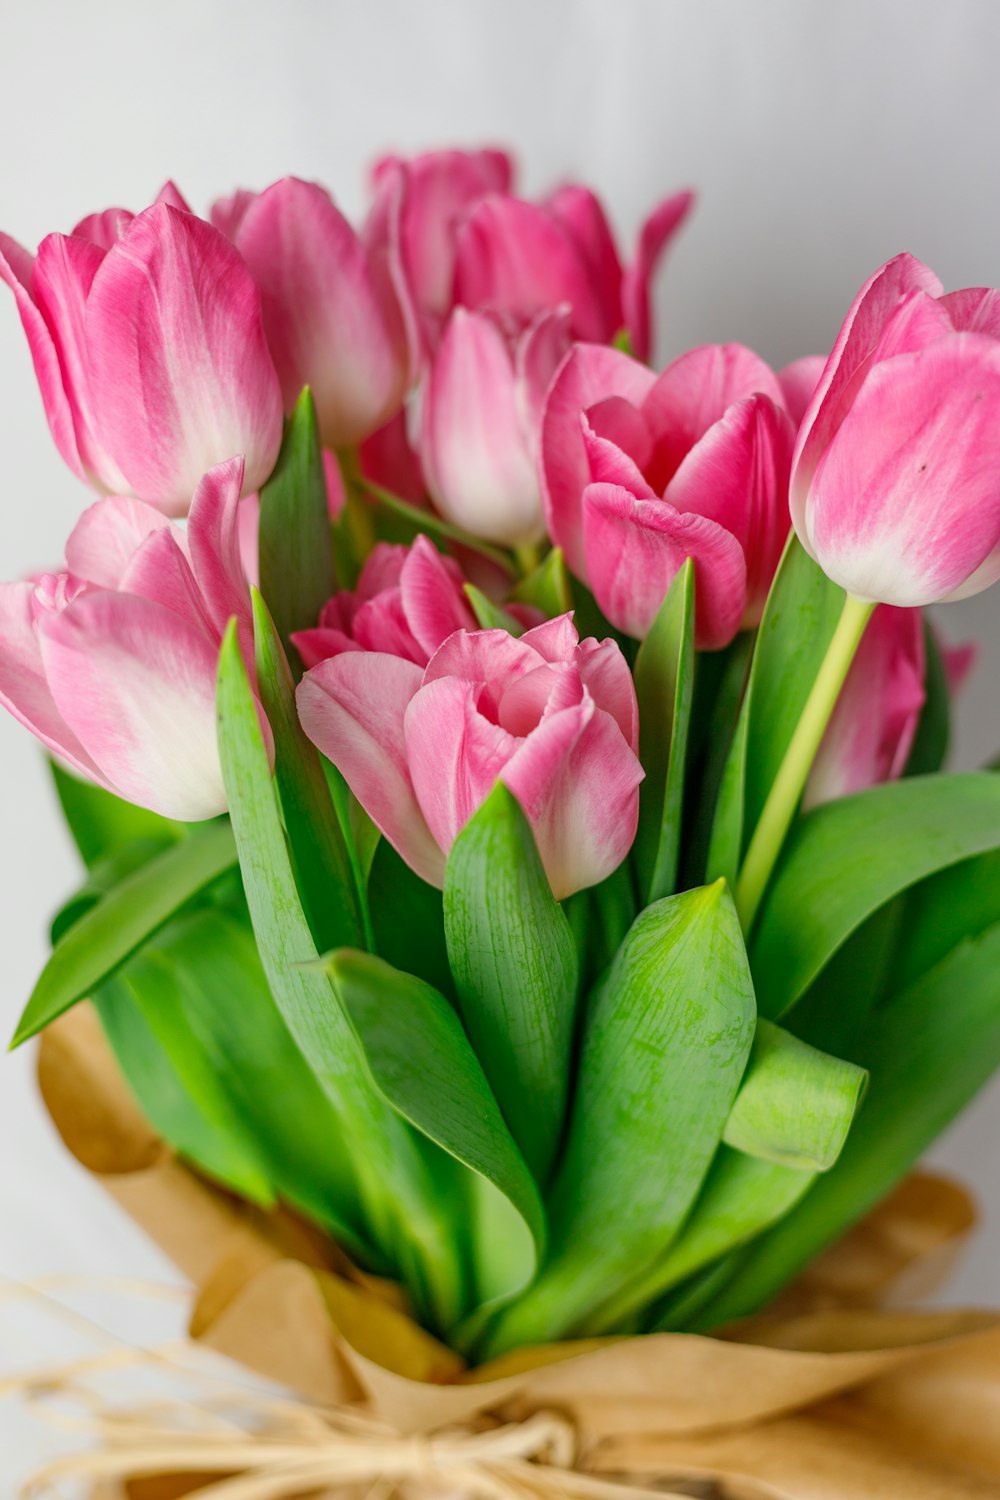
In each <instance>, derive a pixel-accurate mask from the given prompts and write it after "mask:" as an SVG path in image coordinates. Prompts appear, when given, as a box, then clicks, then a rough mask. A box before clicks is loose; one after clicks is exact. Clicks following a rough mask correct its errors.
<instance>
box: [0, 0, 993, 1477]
mask: <svg viewBox="0 0 1000 1500" xmlns="http://www.w3.org/2000/svg"><path fill="white" fill-rule="evenodd" d="M998 61H1000V6H997V5H996V4H994V3H992V0H949V3H948V4H943V3H942V0H838V3H837V4H836V5H831V4H830V3H829V0H729V3H725V0H419V3H418V0H325V3H323V0H283V3H280V4H278V3H267V0H171V3H170V4H169V5H166V4H163V5H149V4H141V3H136V0H32V3H30V4H17V3H15V0H7V3H6V4H5V5H4V7H3V10H2V25H0V140H2V142H3V167H2V171H0V228H3V229H4V230H6V231H7V232H9V233H11V234H13V235H14V236H15V237H17V238H18V239H20V240H22V242H24V243H25V244H27V245H29V246H32V247H33V246H34V245H35V244H36V243H37V241H38V240H39V239H40V238H41V237H42V236H43V235H44V234H45V233H46V232H48V231H49V230H52V229H61V230H68V229H69V228H70V227H71V226H72V225H73V223H74V222H75V221H76V220H77V219H78V218H79V217H81V216H82V215H83V214H84V213H85V212H87V211H89V210H92V209H98V208H103V207H106V206H109V205H111V204H116V203H117V204H123V205H125V206H128V207H131V208H134V209H138V208H141V207H142V206H144V205H145V203H147V202H148V201H149V200H150V199H151V197H152V196H153V195H154V194H155V192H156V190H157V189H158V187H159V186H160V184H161V182H162V181H163V179H164V178H165V177H167V176H168V175H169V176H173V177H174V178H175V179H176V180H177V182H178V183H179V184H180V186H181V188H182V190H183V191H184V192H185V193H186V194H187V195H188V197H189V198H190V199H191V201H192V203H193V204H194V206H195V207H197V208H199V209H201V210H204V209H206V208H207V206H208V203H209V202H210V200H211V198H212V197H214V196H216V195H217V194H221V193H224V192H229V191H230V190H231V189H232V188H234V187H235V186H237V185H240V184H242V185H245V186H250V187H262V186H264V185H265V184H266V183H267V182H269V181H271V180H272V179H274V178H276V177H279V176H281V175H283V174H285V173H289V172H294V173H297V174H298V175H301V176H306V177H310V176H312V177H317V178H319V179H321V180H322V181H324V182H325V183H326V184H327V185H329V186H330V187H331V188H332V189H333V190H334V192H335V194H336V195H337V196H338V198H339V200H340V201H341V203H342V205H343V206H345V207H346V208H347V209H348V210H350V211H355V210H357V209H358V208H359V206H360V204H361V202H362V193H363V183H364V173H365V168H366V165H367V164H368V163H369V162H370V161H371V159H372V158H373V157H374V156H375V155H377V154H378V153H379V152H380V151H382V150H385V149H387V148H396V149H402V150H412V149H415V148H418V147H427V146H433V145H442V144H450V143H460V142H465V143H510V144H512V145H513V147H514V148H515V150H516V151H517V153H518V155H519V157H520V158H521V161H522V163H523V181H524V184H525V186H526V188H527V189H528V190H535V189H541V188H543V187H544V186H546V185H547V184H550V183H552V182H554V181H555V180H557V179H559V178H560V177H565V176H580V177H585V178H587V179H588V180H589V181H591V182H592V183H593V184H594V185H595V186H596V187H597V188H598V189H599V190H600V192H601V193H602V194H603V195H604V197H605V199H606V201H607V203H608V205H609V207H610V210H611V212H612V215H613V217H614V220H615V222H616V224H617V225H618V226H619V228H620V230H621V231H622V233H623V235H624V236H625V241H626V243H627V242H628V237H629V236H630V234H631V233H632V231H633V230H634V227H635V226H636V224H637V222H638V220H639V218H640V216H641V214H642V212H643V210H644V208H645V207H646V206H647V205H648V204H649V203H650V202H652V201H653V199H654V198H656V197H657V196H659V195H662V194H663V193H664V192H665V191H667V190H671V189H674V188H676V187H680V186H682V185H688V184H690V185H693V186H695V187H696V188H698V190H699V192H700V194H701V202H700V206H699V208H698V210H697V213H696V215H695V217H694V219H693V220H692V221H691V223H690V224H689V226H688V228H687V229H686V230H685V232H684V235H683V238H682V240H681V241H680V243H679V244H678V246H677V248H676V251H675V253H674V254H673V256H672V259H671V261H670V264H669V267H668V269H667V270H666V273H665V274H664V276H663V277H662V278H661V283H660V286H659V289H658V302H659V310H660V327H661V330H662V334H663V337H662V338H661V341H660V345H659V354H660V357H661V359H662V358H665V357H667V356H670V355H672V354H674V353H677V352H678V351H679V350H680V349H682V348H684V347H686V346H689V345H691V344H694V343H699V342H704V341H707V340H719V339H739V340H742V341H744V342H746V343H749V344H751V345H753V346H754V347H756V348H757V349H758V350H759V351H760V352H761V353H762V354H763V355H765V356H766V357H768V358H769V359H771V360H772V361H773V362H774V363H776V364H781V363H783V362H785V361H787V360H789V359H791V358H793V357H794V356H796V355H799V354H804V353H813V352H825V351H826V350H827V349H828V348H829V346H830V344H831V342H832V340H833V337H834V334H835V333H836V330H837V327H838V325H839V322H840V319H841V317H842V315H843V313H844V311H845V310H846V307H847V305H848V303H849V302H850V300H851V297H852V296H853V294H854V292H855V290H856V289H857V287H858V285H859V284H860V282H861V281H862V280H863V279H864V277H865V276H866V275H867V274H868V273H869V272H870V271H871V270H873V269H874V268H875V267H876V266H877V265H878V264H879V263H880V262H881V261H883V260H885V259H886V258H887V257H888V256H889V255H891V254H893V253H894V252H895V251H897V250H900V249H909V250H912V251H913V252H915V253H916V254H918V255H919V256H921V258H923V259H924V260H926V261H928V262H929V263H930V264H931V265H932V266H933V267H934V268H935V269H936V270H937V271H938V273H939V274H940V275H941V277H942V279H943V280H944V281H945V283H946V285H948V286H964V285H970V284H983V283H987V284H995V283H996V282H998V281H1000V152H998V147H1000V93H998V91H997V86H996V70H997V63H998ZM0 291H2V289H0ZM0 466H2V467H0V473H2V476H3V486H2V487H3V500H2V503H0V577H10V576H14V575H16V574H18V573H21V572H24V571H26V570H28V569H31V568H35V567H37V566H40V565H42V564H49V563H52V562H55V561H56V560H57V559H58V557H59V554H60V550H61V544H62V540H63V538H64V536H65V534H66V532H67V530H68V529H69V527H70V525H71V524H72V521H73V518H74V516H75V514H76V513H77V511H78V510H79V509H80V508H81V507H82V505H83V504H84V503H86V500H87V495H86V492H85V491H84V490H83V489H82V487H81V486H80V485H79V484H78V482H77V481H76V480H74V479H73V477H72V476H71V475H70V474H69V472H68V471H66V470H65V469H64V468H63V466H62V464H61V461H60V460H59V458H58V456H57V454H56V452H55V449H54V447H53V446H52V444H51V440H50V438H49V435H48V431H47V428H46V426H45V422H44V419H43V416H42V410H41V405H40V402H39V398H38V395H37V391H36V387H35V383H34V379H33V376H32V372H31V366H30V361H29V358H28V352H27V347H26V344H25V342H24V339H23V337H22V334H21V329H20V325H19V322H18V319H17V317H16V314H15V311H14V306H13V300H12V299H11V298H10V297H9V296H7V294H6V293H5V292H2V295H0ZM998 625H1000V594H998V593H997V592H996V591H994V593H992V594H987V595H984V596H981V597H980V598H979V599H977V600H973V601H971V602H969V603H967V604H964V605H960V606H953V607H952V608H951V609H950V610H949V611H948V612H946V615H945V617H944V619H943V620H942V628H943V629H944V631H945V632H946V633H947V634H948V635H949V636H950V637H951V638H952V639H961V638H964V637H974V638H976V639H977V640H978V641H979V642H980V645H981V651H982V654H981V661H980V667H979V670H978V672H977V674H976V676H975V678H974V679H973V682H972V684H971V689H970V690H969V692H968V693H967V696H966V699H965V702H964V703H963V705H962V707H961V710H960V724H959V734H958V738H957V744H956V747H955V753H956V762H957V763H958V764H961V765H966V766H968V765H973V764H975V763H976V761H977V760H978V759H981V758H983V757H984V756H986V755H989V754H991V753H992V752H994V751H995V750H996V749H997V748H998V747H1000V696H998V693H997V685H998V682H1000V639H998V636H1000V632H998ZM0 767H2V776H0V851H2V857H0V896H2V900H0V952H2V969H0V973H2V980H3V983H2V987H0V1032H2V1033H3V1034H5V1035H9V1033H10V1031H11V1029H12V1027H13V1025H14V1022H15V1020H16V1017H17V1015H18V1012H19V1010H20V1008H21V1005H22V1003H23V1001H24V999H25V997H26V995H27V993H28V991H29V988H30V986H31V983H32V981H33V979H34V978H35V975H36V973H37V971H38V969H39V967H40V965H41V964H42V962H43V959H44V956H45V951H46V945H45V930H46V921H47V918H48V916H49V914H50V913H51V911H52V910H53V908H54V907H55V906H56V904H57V903H58V902H59V900H60V899H61V898H62V897H63V895H64V894H65V893H67V892H68V891H69V890H70V889H71V887H72V886H73V883H74V881H75V880H76V878H77V875H76V867H75V860H74V857H73V856H72V854H71V851H70V849H69V846H68V843H67V840H66V838H65V836H64V834H63V832H62V830H61V828H60V824H59V820H58V817H57V815H56V812H55V808H54V805H53V802H52V798H51V796H50V794H49V788H48V784H47V778H46V773H45V771H44V767H43V765H42V761H41V758H40V756H39V754H38V753H37V750H36V747H35V745H34V743H33V742H32V741H31V740H30V739H29V737H28V736H27V735H26V734H25V733H24V732H23V731H22V730H20V729H19V728H17V726H15V724H14V723H13V722H12V721H11V720H9V719H8V718H7V717H6V716H2V717H0ZM998 1128H1000V1086H998V1087H995V1088H994V1089H993V1090H992V1091H991V1092H988V1093H987V1094H986V1096H984V1097H983V1098H982V1099H981V1100H980V1101H979V1102H978V1103H977V1104H976V1105H975V1106H973V1108H972V1109H971V1110H970V1111H969V1113H968V1114H967V1115H966V1117H965V1119H964V1120H963V1121H962V1122H961V1123H959V1124H958V1125H957V1126H956V1127H954V1128H953V1130H952V1131H951V1132H950V1134H949V1135H948V1136H947V1137H946V1139H945V1140H944V1141H943V1142H942V1143H941V1145H940V1146H939V1147H938V1149H937V1151H936V1152H935V1157H934V1159H935V1160H936V1161H938V1162H940V1163H943V1164H946V1165H947V1166H948V1167H949V1168H952V1169H954V1170H955V1171H957V1172H958V1173H960V1174H962V1175H963V1176H964V1177H965V1178H966V1179H968V1180H971V1181H974V1182H975V1184H976V1187H977V1190H978V1192H979V1195H980V1197H981V1199H982V1203H983V1209H984V1216H985V1225H984V1228H983V1230H982V1231H981V1233H980V1236H979V1239H978V1242H977V1244H976V1246H975V1247H974V1249H973V1251H972V1253H971V1255H970V1256H969V1257H968V1259H967V1262H966V1265H965V1268H964V1270H963V1272H962V1273H961V1274H960V1276H959V1277H958V1279H957V1281H956V1283H955V1285H954V1291H953V1296H954V1297H955V1298H965V1299H967V1300H993V1301H996V1300H998V1299H1000V1273H998V1272H997V1270H996V1251H997V1248H998V1246H1000V1177H998V1173H997V1168H996V1155H995V1144H994V1143H995V1140H996V1137H997V1133H998ZM51 1270H63V1271H64V1270H74V1271H95V1272H98V1271H104V1272H116V1273H120V1274H123V1275H143V1274H151V1275H164V1274H167V1268H166V1267H165V1265H164V1264H163V1263H162V1262H161V1261H160V1260H159V1258H158V1257H157V1255H156V1254H155V1252H153V1251H152V1250H151V1248H150V1247H149V1246H147V1245H146V1244H145V1243H144V1241H143V1240H142V1238H141V1236H140V1235H139V1234H138V1232H137V1231H136V1230H135V1229H134V1228H133V1227H132V1226H131V1225H130V1224H129V1223H127V1222H126V1221H125V1220H124V1218H123V1217H122V1216H120V1215H119V1214H118V1212H117V1211H116V1210H115V1209H114V1208H113V1207H112V1206H111V1205H110V1204H108V1203H106V1202H105V1200H104V1199H103V1197H102V1195H101V1194H100V1192H99V1191H98V1190H97V1189H96V1188H95V1187H94V1186H93V1185H92V1184H91V1183H90V1182H89V1181H87V1180H86V1179H85V1177H84V1176H83V1174H82V1173H81V1172H80V1171H78V1170H77V1169H76V1168H75V1166H74V1165H72V1164H71V1163H70V1162H69V1161H67V1160H66V1158H65V1157H64V1155H63V1154H62V1152H61V1150H60V1148H59V1146H58V1144H57V1143H56V1142H55V1141H54V1139H53V1137H52V1132H51V1130H50V1128H49V1126H48V1125H47V1123H46V1121H45V1120H44V1118H43V1117H42V1114H41V1111H40V1109H39V1107H38V1105H37V1103H36V1100H35V1096H34V1090H33V1081H32V1077H31V1057H30V1055H29V1054H28V1053H22V1054H18V1055H17V1056H15V1057H13V1058H3V1057H0V1273H3V1274H5V1275H8V1276H14V1277H27V1276H31V1275H35V1274H37V1273H39V1272H41V1271H51ZM3 1337H4V1335H3V1323H2V1320H0V1351H2V1349H3ZM3 1420H4V1412H3V1408H0V1424H2V1423H3ZM11 1430H12V1428H11V1427H10V1425H8V1427H7V1428H6V1429H4V1428H3V1426H2V1425H0V1479H7V1480H8V1483H7V1484H4V1485H2V1486H0V1489H2V1491H3V1493H8V1492H9V1480H10V1476H11V1475H12V1474H13V1472H14V1471H15V1469H16V1467H17V1465H18V1464H19V1463H21V1462H23V1460H24V1456H25V1454H26V1453H27V1451H28V1446H27V1445H28V1444H29V1441H35V1440H34V1439H29V1438H28V1437H27V1436H25V1435H24V1434H21V1435H20V1436H19V1437H18V1438H17V1440H16V1441H15V1443H14V1444H13V1445H9V1444H8V1445H5V1444H4V1442H3V1437H4V1432H5V1431H6V1432H8V1433H9V1432H10V1431H11ZM45 1441H46V1440H44V1439H43V1440H42V1446H43V1447H44V1446H45ZM36 1451H37V1450H36Z"/></svg>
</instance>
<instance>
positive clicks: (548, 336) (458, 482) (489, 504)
mask: <svg viewBox="0 0 1000 1500" xmlns="http://www.w3.org/2000/svg"><path fill="white" fill-rule="evenodd" d="M566 322H567V319H566V316H565V314H564V313H561V312H548V313H542V314H541V315H540V316H539V317H538V318H536V320H535V321H534V322H533V323H532V324H531V325H530V327H529V328H527V329H526V330H525V331H524V332H523V333H522V334H521V335H520V336H519V337H517V338H515V339H514V340H511V339H509V338H507V337H505V335H504V333H503V331H502V329H501V328H500V327H499V326H498V323H497V320H496V319H494V318H491V317H488V316H487V315H486V314H485V313H473V312H466V310H465V309H464V308H461V307H459V308H456V309H455V311H454V312H453V313H452V315H451V317H450V319H449V320H448V324H447V327H446V329H445V333H444V337H443V339H442V340H441V344H440V347H439V348H438V350H437V353H436V354H435V355H434V358H433V361H432V363H431V366H430V369H429V372H428V376H427V381H426V384H425V386H424V390H423V396H422V401H421V441H420V452H421V459H422V462H423V469H424V474H425V476H426V480H427V488H428V489H429V491H430V494H431V497H432V499H433V501H434V504H435V505H436V506H437V509H438V510H439V511H440V512H441V514H442V515H443V516H445V517H446V518H447V519H448V520H449V521H452V522H454V524H455V525H457V526H460V527H462V528H463V529H464V530H465V531H468V532H470V533H471V534H472V535H473V536H479V537H485V538H486V539H487V540H489V541H492V542H499V543H501V544H502V545H504V546H518V545H520V544H521V543H526V542H536V541H538V540H540V538H541V537H542V535H543V534H544V530H545V523H544V521H543V518H542V497H541V492H540V489H539V484H538V472H537V448H538V429H539V424H540V421H541V412H542V405H543V402H544V399H545V393H546V391H547V390H548V386H549V383H550V381H551V379H552V376H553V375H554V374H555V371H556V368H557V366H558V364H559V362H560V360H561V359H562V357H563V355H564V354H565V353H566V350H567V348H568V347H569V336H568V332H567V327H566Z"/></svg>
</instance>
